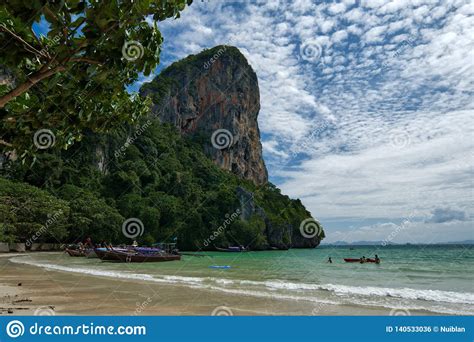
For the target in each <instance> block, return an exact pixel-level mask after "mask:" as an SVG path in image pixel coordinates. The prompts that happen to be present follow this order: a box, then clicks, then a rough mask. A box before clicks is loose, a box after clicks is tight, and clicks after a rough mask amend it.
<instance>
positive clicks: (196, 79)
mask: <svg viewBox="0 0 474 342" xmlns="http://www.w3.org/2000/svg"><path fill="white" fill-rule="evenodd" d="M141 94H142V95H143V96H146V95H151V96H150V97H151V98H152V101H153V106H152V112H153V114H154V115H156V116H158V117H159V118H160V119H161V121H162V122H167V123H172V124H173V125H175V126H176V127H177V128H178V129H179V130H180V131H181V133H182V134H185V135H191V136H193V137H195V138H196V139H201V140H202V143H203V146H204V151H205V153H206V154H207V155H208V156H209V157H210V158H211V159H212V160H213V161H214V162H215V163H216V164H217V165H219V166H220V167H221V168H223V169H225V170H228V171H231V172H233V173H235V174H236V175H238V176H240V177H241V178H244V179H248V180H251V181H253V182H254V183H255V184H256V185H262V184H265V183H266V182H267V180H268V175H267V169H266V167H265V163H264V161H263V158H262V145H261V143H260V131H259V128H258V122H257V116H258V112H259V110H260V93H259V88H258V80H257V75H256V74H255V72H254V71H253V69H252V67H251V66H250V65H249V64H248V62H247V60H246V59H245V57H244V56H243V55H242V54H241V53H240V51H239V50H238V49H237V48H235V47H231V46H217V47H215V48H213V49H210V50H204V51H203V52H201V53H199V54H197V55H191V56H189V57H187V58H185V59H183V60H181V61H179V62H176V63H173V64H172V65H170V66H169V67H168V68H166V69H165V70H163V72H161V74H160V75H159V76H158V77H157V78H155V79H154V80H153V81H152V82H151V83H148V84H145V85H144V86H143V87H142V88H141Z"/></svg>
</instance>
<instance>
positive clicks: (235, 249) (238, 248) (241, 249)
mask: <svg viewBox="0 0 474 342" xmlns="http://www.w3.org/2000/svg"><path fill="white" fill-rule="evenodd" d="M215 248H216V250H218V251H219V252H247V249H245V247H243V246H232V247H227V248H220V247H215Z"/></svg>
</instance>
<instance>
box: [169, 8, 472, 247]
mask: <svg viewBox="0 0 474 342" xmlns="http://www.w3.org/2000/svg"><path fill="white" fill-rule="evenodd" d="M357 3H359V2H357ZM160 28H161V29H162V32H163V35H164V37H165V45H164V55H165V57H166V58H167V59H168V61H170V60H172V59H173V60H174V59H178V58H182V57H184V56H186V55H188V54H190V53H198V52H199V51H200V50H201V49H203V48H208V47H212V46H215V45H218V44H223V43H228V42H230V41H231V43H232V44H233V45H236V46H237V47H238V48H239V49H240V50H241V51H242V52H243V54H244V55H245V56H246V58H247V59H248V60H249V63H250V64H251V65H252V67H253V68H254V69H255V71H256V73H257V75H258V80H259V87H260V93H261V111H260V115H259V124H260V128H261V131H262V132H263V133H264V136H265V140H264V141H263V148H264V151H265V155H266V156H267V157H268V158H267V160H266V162H267V165H269V173H270V175H271V176H272V175H274V176H275V175H277V176H279V177H283V179H284V180H283V181H282V182H281V183H280V184H277V185H279V186H281V187H282V189H283V191H284V192H286V193H289V194H290V195H293V196H298V197H301V198H302V200H303V203H304V204H305V205H306V206H307V207H308V208H309V210H310V211H312V213H313V214H314V215H315V216H316V217H322V218H337V217H342V216H345V217H350V218H352V219H353V220H354V222H355V221H357V220H363V219H365V218H380V217H384V218H385V219H387V220H389V219H390V220H392V219H393V220H394V219H396V218H397V217H398V218H399V217H403V216H404V215H407V212H410V211H411V210H414V209H416V210H423V211H425V212H426V213H429V212H430V211H431V210H434V209H435V208H446V207H453V208H459V209H460V210H465V211H466V213H467V215H468V217H472V212H471V209H470V208H471V207H472V199H473V198H472V166H473V164H472V162H473V161H472V150H473V141H474V135H473V132H472V130H471V128H470V127H474V125H473V114H474V112H473V105H472V104H473V96H472V89H473V85H474V84H473V83H474V68H473V60H474V38H473V37H474V16H473V6H472V4H470V2H469V1H467V0H465V1H423V0H419V1H415V2H413V1H408V0H396V1H395V0H394V1H379V0H376V1H362V2H361V3H360V5H359V6H358V5H357V4H356V2H355V1H353V0H350V1H345V2H344V3H316V2H311V1H304V0H298V1H293V2H282V1H269V2H257V3H253V2H237V3H232V4H228V3H224V2H215V3H213V2H195V3H194V4H193V5H191V7H190V8H188V9H186V11H184V12H183V13H182V17H181V18H180V19H178V20H174V21H173V20H168V21H166V22H165V23H161V24H160ZM308 42H310V43H315V44H318V45H319V46H320V47H321V48H322V51H321V56H320V58H317V59H315V60H313V61H308V59H307V58H306V59H305V58H303V57H304V56H302V55H301V54H300V51H299V50H300V47H301V45H302V44H305V43H308ZM166 58H165V59H166ZM320 127H325V129H324V130H320ZM308 137H311V138H308ZM405 139H408V144H407V145H406V146H403V147H402V148H400V147H397V146H396V144H397V143H398V144H403V142H404V141H405ZM391 142H392V144H391ZM393 142H395V146H394V145H393ZM295 153H300V155H299V159H298V161H296V160H293V159H292V158H293V156H294V154H295ZM466 156H469V158H466ZM301 159H303V160H302V161H301ZM279 179H280V178H279ZM323 224H324V222H323ZM467 224H468V223H466V222H464V223H463V224H462V225H460V226H459V227H461V226H462V227H465V226H466V225H467ZM425 225H427V223H426V224H425ZM455 226H456V223H450V225H449V227H450V229H455V228H453V227H455ZM383 227H384V226H381V227H379V228H377V229H383ZM430 227H431V228H429V229H435V230H436V229H438V228H436V227H440V226H439V225H437V224H436V225H431V226H430ZM462 227H461V228H459V229H461V230H462V229H465V228H462ZM385 228H386V227H385ZM341 229H342V227H341ZM439 229H441V228H439ZM369 231H372V232H373V231H377V230H376V229H375V228H371V229H369ZM332 233H333V232H328V235H329V236H331V234H332ZM420 234H423V233H420ZM424 234H425V236H428V233H424ZM420 236H421V235H420ZM420 238H421V237H420ZM374 239H376V238H374Z"/></svg>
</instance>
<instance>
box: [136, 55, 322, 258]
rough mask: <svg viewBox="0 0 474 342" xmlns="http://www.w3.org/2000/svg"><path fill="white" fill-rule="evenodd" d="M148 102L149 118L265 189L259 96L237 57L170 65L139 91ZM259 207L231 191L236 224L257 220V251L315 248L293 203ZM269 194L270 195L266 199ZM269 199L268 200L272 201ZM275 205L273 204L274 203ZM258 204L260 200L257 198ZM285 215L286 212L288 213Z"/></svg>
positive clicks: (283, 199) (245, 194)
mask: <svg viewBox="0 0 474 342" xmlns="http://www.w3.org/2000/svg"><path fill="white" fill-rule="evenodd" d="M140 93H141V95H142V96H148V97H150V98H151V100H152V108H151V111H152V115H154V116H156V117H158V118H159V119H160V120H161V121H162V122H164V123H170V124H172V125H174V126H175V127H177V128H178V130H179V131H180V132H181V133H182V134H183V135H187V136H190V137H192V138H193V139H194V140H195V141H197V142H199V143H200V145H202V146H203V148H204V151H205V153H206V154H207V155H208V156H209V157H210V158H211V159H212V160H213V161H214V162H215V163H216V164H217V165H219V166H220V167H221V168H222V169H225V170H228V171H230V172H233V173H234V174H236V175H237V176H239V177H240V178H242V179H247V180H251V181H252V182H253V183H254V184H255V185H257V188H260V189H261V188H264V187H267V186H268V187H269V188H271V187H272V185H271V184H270V183H268V175H267V170H266V167H265V163H264V161H263V158H262V145H261V143H260V131H259V128H258V122H257V116H258V112H259V110H260V94H259V88H258V81H257V76H256V74H255V72H254V71H253V69H252V67H251V66H250V65H249V64H248V62H247V60H246V59H245V57H244V56H243V55H242V54H241V53H240V51H239V50H238V49H237V48H235V47H231V46H217V47H215V48H212V49H210V50H205V51H203V52H201V53H199V54H198V55H191V56H189V57H186V58H185V59H183V60H181V61H179V62H176V63H173V64H172V65H170V66H169V67H168V68H166V69H165V70H163V71H162V72H161V74H160V75H159V76H158V77H156V78H155V79H154V80H153V81H152V82H150V83H147V84H145V85H143V86H142V88H141V89H140ZM267 194H268V196H269V197H268V198H266V199H265V200H263V203H266V204H268V203H271V205H267V206H266V207H265V208H264V207H262V206H259V205H258V204H257V203H258V201H256V199H255V198H254V195H255V194H254V193H252V192H251V191H249V190H247V189H245V188H243V187H240V186H239V187H238V188H237V189H236V196H237V198H238V200H239V202H240V204H241V212H242V214H241V219H242V220H243V221H246V222H249V221H251V220H252V218H255V217H258V218H259V219H260V220H261V222H262V221H263V222H264V227H262V231H261V232H260V233H261V234H262V235H264V236H265V242H261V243H260V244H258V246H254V248H256V249H270V248H271V249H275V248H277V249H288V248H291V247H293V248H314V247H316V246H317V245H319V243H320V241H321V238H322V237H323V235H316V236H313V235H312V236H309V237H308V236H303V235H302V233H301V231H300V225H301V222H302V221H303V220H304V219H307V218H308V217H310V216H311V214H310V213H309V212H308V211H307V210H306V209H305V208H304V206H303V204H302V203H301V202H300V201H298V200H290V199H289V198H288V197H287V196H284V195H282V194H280V193H279V190H278V191H276V192H275V193H274V192H272V191H269V192H267ZM270 194H271V195H270ZM272 196H273V197H272ZM277 202H278V203H277ZM260 203H262V198H260ZM287 209H289V210H287Z"/></svg>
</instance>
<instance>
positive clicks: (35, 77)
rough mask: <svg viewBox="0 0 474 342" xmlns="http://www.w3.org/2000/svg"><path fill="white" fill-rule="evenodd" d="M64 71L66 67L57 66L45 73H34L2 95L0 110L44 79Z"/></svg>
mask: <svg viewBox="0 0 474 342" xmlns="http://www.w3.org/2000/svg"><path fill="white" fill-rule="evenodd" d="M64 70H66V67H65V66H64V65H58V66H56V67H54V68H52V69H48V70H46V71H42V72H41V71H38V72H36V73H34V74H33V75H32V76H31V77H30V78H28V80H27V81H26V82H25V83H22V84H20V85H19V86H18V87H16V88H15V89H13V90H12V91H10V92H9V93H7V94H5V95H3V96H2V97H1V98H0V108H3V107H5V105H6V104H7V103H8V102H9V101H10V100H12V99H14V98H15V97H17V96H19V95H21V94H23V93H24V92H26V91H28V89H30V88H31V87H32V86H34V85H35V84H36V83H38V82H40V81H41V80H44V79H45V78H48V77H50V76H52V75H54V74H55V73H57V72H61V71H64Z"/></svg>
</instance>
